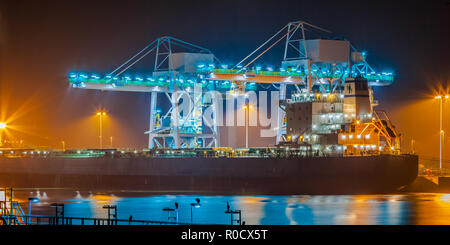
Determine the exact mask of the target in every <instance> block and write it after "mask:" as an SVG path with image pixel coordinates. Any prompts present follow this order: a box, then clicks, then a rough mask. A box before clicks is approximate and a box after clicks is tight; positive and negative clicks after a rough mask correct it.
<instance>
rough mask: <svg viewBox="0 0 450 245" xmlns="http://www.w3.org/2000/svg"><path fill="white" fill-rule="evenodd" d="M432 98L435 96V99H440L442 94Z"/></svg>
mask: <svg viewBox="0 0 450 245" xmlns="http://www.w3.org/2000/svg"><path fill="white" fill-rule="evenodd" d="M434 98H435V99H441V98H442V96H440V95H438V96H435V97H434Z"/></svg>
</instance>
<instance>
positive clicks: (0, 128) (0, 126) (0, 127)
mask: <svg viewBox="0 0 450 245" xmlns="http://www.w3.org/2000/svg"><path fill="white" fill-rule="evenodd" d="M7 127H8V125H7V124H6V123H5V122H0V146H2V145H3V139H2V135H3V131H4V130H5V129H6V128H7Z"/></svg>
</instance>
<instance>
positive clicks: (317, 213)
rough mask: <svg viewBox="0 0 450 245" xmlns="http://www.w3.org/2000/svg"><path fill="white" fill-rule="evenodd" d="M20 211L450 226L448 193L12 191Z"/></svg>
mask: <svg viewBox="0 0 450 245" xmlns="http://www.w3.org/2000/svg"><path fill="white" fill-rule="evenodd" d="M14 196H15V199H16V200H19V202H20V203H21V205H22V208H23V209H24V211H26V210H28V197H39V198H40V202H39V203H37V204H32V214H41V215H53V214H54V210H53V208H51V207H50V204H51V203H54V202H61V203H65V216H66V217H92V218H94V217H96V218H107V210H106V209H103V208H102V207H103V206H104V205H106V204H112V205H117V208H118V218H119V219H128V218H129V217H130V215H132V216H133V220H154V221H167V220H168V219H167V217H168V216H167V212H164V211H162V209H163V208H164V207H170V208H173V207H174V203H175V202H177V203H179V222H183V223H190V219H191V205H190V204H191V203H194V202H195V199H196V198H200V204H201V206H200V207H198V208H193V211H192V213H193V222H194V223H198V224H230V216H229V214H225V213H224V211H225V210H226V205H227V202H228V203H229V204H230V206H231V209H233V210H235V209H236V210H242V221H245V222H246V224H249V225H253V224H255V225H406V224H413V225H416V224H417V225H422V224H427V225H428V224H433V225H434V224H436V225H437V224H446V225H448V224H450V194H436V193H414V194H401V195H336V196H303V195H301V196H205V195H203V196H202V195H200V196H196V195H159V194H154V193H146V192H107V193H106V192H95V191H92V192H86V191H76V190H63V189H46V190H43V189H40V190H38V191H37V190H27V189H21V190H16V191H15V193H14Z"/></svg>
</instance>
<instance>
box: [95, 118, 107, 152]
mask: <svg viewBox="0 0 450 245" xmlns="http://www.w3.org/2000/svg"><path fill="white" fill-rule="evenodd" d="M97 116H99V118H100V120H99V123H100V136H99V138H100V149H102V148H103V116H106V112H104V111H98V112H97Z"/></svg>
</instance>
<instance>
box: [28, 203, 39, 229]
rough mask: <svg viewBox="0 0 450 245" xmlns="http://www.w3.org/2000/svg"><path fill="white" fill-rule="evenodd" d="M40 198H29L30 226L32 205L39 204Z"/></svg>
mask: <svg viewBox="0 0 450 245" xmlns="http://www.w3.org/2000/svg"><path fill="white" fill-rule="evenodd" d="M38 202H39V198H37V197H30V198H28V224H30V223H31V203H38Z"/></svg>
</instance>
